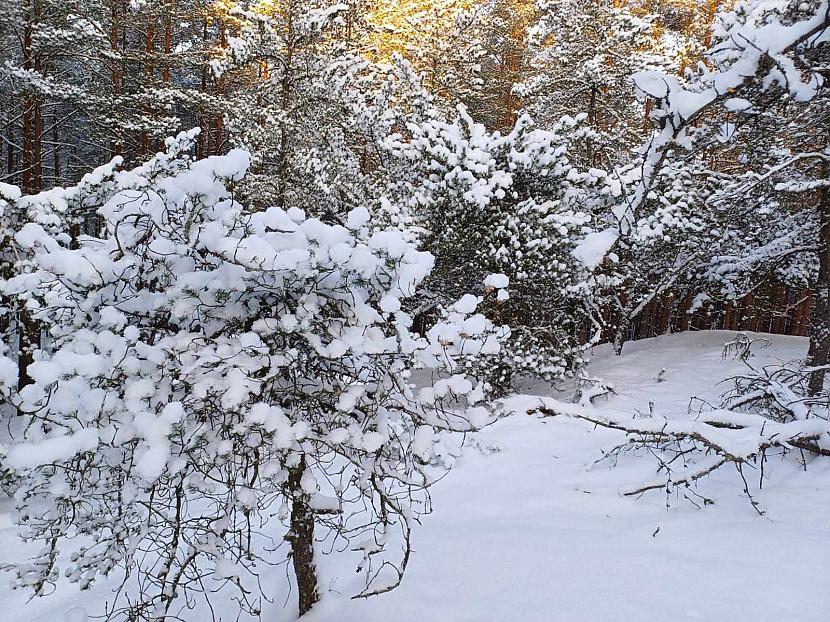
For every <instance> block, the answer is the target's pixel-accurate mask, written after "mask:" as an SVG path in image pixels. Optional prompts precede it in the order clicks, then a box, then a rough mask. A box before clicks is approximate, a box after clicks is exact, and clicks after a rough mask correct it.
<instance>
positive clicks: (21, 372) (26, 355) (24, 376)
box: [17, 301, 40, 391]
mask: <svg viewBox="0 0 830 622" xmlns="http://www.w3.org/2000/svg"><path fill="white" fill-rule="evenodd" d="M18 304H19V305H20V306H19V308H18V312H17V336H18V347H17V352H18V354H17V390H18V391H19V390H21V389H22V388H23V387H25V386H27V385H30V384H32V378H31V377H30V376H29V370H28V368H29V365H31V364H32V363H33V362H34V352H35V350H36V349H38V348H39V347H40V324H39V323H38V322H36V321H35V320H33V319H32V316H31V315H30V314H29V311H28V310H27V309H26V307H25V302H24V301H20V302H19V303H18Z"/></svg>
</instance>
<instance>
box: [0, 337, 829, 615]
mask: <svg viewBox="0 0 830 622" xmlns="http://www.w3.org/2000/svg"><path fill="white" fill-rule="evenodd" d="M733 336H734V333H728V332H698V333H684V334H677V335H670V336H665V337H659V338H656V339H649V340H644V341H640V342H636V343H629V344H626V346H625V351H624V354H623V356H621V357H614V356H612V355H611V354H610V352H609V351H608V350H607V349H606V348H605V347H602V348H598V349H597V351H596V352H595V353H594V361H593V362H592V363H591V365H590V368H589V371H590V373H591V375H593V376H595V377H601V378H603V379H604V380H605V381H608V382H612V383H613V384H614V385H616V395H614V396H612V397H611V398H609V399H607V400H604V401H602V403H600V404H598V407H599V408H601V409H608V410H614V411H621V412H634V411H637V410H639V411H642V412H648V410H649V402H652V403H653V408H654V410H655V412H657V413H660V414H666V415H669V414H670V413H672V412H681V413H682V412H685V410H686V408H687V405H688V404H689V400H690V398H691V397H692V396H697V397H699V398H703V399H708V400H710V401H716V400H717V398H718V396H719V395H720V394H721V393H722V392H723V391H724V390H726V388H727V386H726V385H724V384H718V383H719V382H720V381H721V380H723V379H724V378H727V377H729V376H730V375H732V374H734V373H737V372H739V371H740V370H741V367H742V364H741V363H740V362H739V361H735V360H724V359H722V357H721V349H722V345H723V343H724V342H726V341H728V340H729V339H731V338H732V337H733ZM768 338H769V339H770V340H771V346H770V347H769V348H766V349H757V350H756V355H755V356H754V357H753V358H752V359H751V361H752V362H753V364H762V363H763V362H764V361H767V360H769V361H773V360H792V359H796V358H801V357H803V356H804V352H805V350H806V340H804V339H801V338H794V337H781V336H768ZM661 369H664V370H665V372H663V373H662V375H661V376H660V377H661V381H660V382H658V381H657V377H658V375H660V370H661ZM528 392H530V393H538V394H544V393H550V392H551V389H549V388H546V387H540V386H533V387H529V388H528ZM617 440H619V435H618V434H617V433H616V432H611V431H607V430H594V429H592V428H591V427H590V426H589V425H587V424H586V423H584V422H580V421H576V420H571V419H559V418H541V417H537V416H514V417H512V418H509V419H506V420H503V421H500V422H498V423H497V424H495V425H493V426H491V427H490V428H488V429H487V430H486V431H484V432H483V433H481V434H479V435H478V437H477V438H476V439H475V445H476V446H472V445H471V446H470V447H468V448H467V449H466V452H465V453H464V455H463V456H462V457H461V458H460V459H459V461H458V464H457V466H456V468H455V469H454V470H453V472H452V473H451V474H450V475H449V477H447V478H446V479H445V480H444V481H442V482H440V483H439V484H438V485H437V486H436V487H435V488H434V490H433V499H434V502H435V511H434V513H433V514H432V515H431V516H428V517H427V518H426V519H425V521H424V524H423V526H422V527H421V528H420V529H418V530H416V533H415V543H414V548H415V551H414V554H413V558H412V561H411V563H410V567H409V570H408V573H407V576H406V578H405V579H404V583H403V585H402V586H401V587H400V588H398V589H397V590H395V591H393V592H391V593H389V594H386V595H383V596H379V597H375V598H373V599H370V600H365V601H351V600H348V599H347V595H348V594H350V593H354V591H355V590H354V589H353V588H354V585H352V584H351V583H350V581H352V579H351V577H353V576H354V573H353V569H354V562H355V559H354V558H351V557H349V555H348V554H343V555H339V556H330V557H327V558H325V559H324V560H323V562H322V564H321V569H320V570H321V573H322V574H323V575H325V576H327V577H335V576H336V577H339V578H338V579H326V581H325V585H326V587H327V588H328V589H329V592H328V593H327V594H326V597H325V599H324V601H323V602H322V603H321V604H320V606H319V607H317V608H316V610H315V611H314V612H312V614H310V615H309V616H307V619H308V620H309V622H329V621H332V622H334V621H337V622H381V621H383V622H386V621H388V620H399V621H405V622H409V621H411V622H420V621H426V620H435V621H439V622H474V621H475V622H485V621H487V622H489V621H494V622H495V621H499V622H501V621H515V622H536V621H539V622H542V621H544V622H560V621H561V622H583V621H584V622H592V621H628V620H631V621H636V622H648V621H654V622H657V621H659V622H681V621H686V620H689V621H693V620H707V621H711V622H714V621H720V620H730V621H731V622H743V621H747V622H749V621H752V622H767V621H769V622H781V621H789V620H794V621H798V622H826V621H827V620H830V494H828V491H830V461H827V460H821V461H812V462H811V461H810V459H809V458H808V465H807V469H806V471H804V470H803V469H802V468H800V467H799V466H798V464H797V463H796V462H795V461H794V460H789V459H788V460H781V459H770V460H769V462H768V463H767V465H766V475H767V476H768V478H767V479H766V481H765V483H764V487H763V489H762V490H760V491H759V490H757V474H753V476H752V479H751V481H750V486H751V487H752V488H751V490H752V492H753V496H754V497H755V498H756V500H757V501H759V502H760V506H761V508H762V509H763V511H764V515H763V516H760V515H759V514H758V513H757V512H756V511H755V510H754V509H753V507H752V505H751V504H750V503H749V501H748V499H747V498H746V497H745V495H744V493H743V492H742V490H743V483H742V482H741V480H740V478H739V476H738V474H737V473H736V472H735V471H734V470H733V469H728V468H723V469H721V470H720V471H718V472H716V473H715V474H714V475H712V476H711V477H709V478H707V479H705V480H702V481H701V482H699V489H700V492H701V493H703V494H705V495H706V496H707V497H711V498H714V499H715V500H716V504H715V505H714V506H710V507H707V508H705V509H697V508H696V507H694V506H693V505H691V504H690V503H689V502H687V501H684V500H683V499H680V498H676V497H671V498H670V499H668V501H669V505H668V507H667V498H666V496H665V494H663V493H661V492H659V491H658V492H653V493H649V494H647V495H645V496H643V497H641V498H639V499H635V498H630V497H623V496H621V495H620V494H619V492H620V490H623V489H626V488H631V487H636V484H638V483H640V482H643V481H646V480H650V479H652V478H653V477H654V471H653V463H652V462H651V461H649V460H647V459H642V460H634V459H628V460H626V461H625V462H622V463H620V464H618V465H617V466H616V467H614V466H612V465H610V464H609V463H607V462H600V463H598V464H594V462H595V461H596V460H597V458H599V457H600V456H601V455H602V450H603V449H608V448H610V447H612V446H613V445H614V444H615V442H616V441H617ZM7 509H8V506H0V559H4V560H9V559H12V558H18V559H19V558H20V556H22V555H23V550H22V549H21V547H20V546H19V544H17V543H16V540H15V538H14V526H13V525H12V524H11V522H10V518H9V514H7V513H4V511H5V510H7ZM284 573H285V571H284V569H278V570H275V572H274V573H273V575H272V576H273V581H274V584H273V585H274V586H275V593H274V594H273V596H274V597H275V601H274V604H272V605H271V606H270V607H269V608H268V609H267V610H266V612H265V615H264V616H263V620H265V621H266V622H281V621H286V620H291V619H293V617H294V615H295V611H296V609H295V608H294V607H293V606H292V605H289V606H287V607H283V602H284V601H285V599H286V597H287V594H286V593H285V591H284V590H283V589H282V588H281V587H280V586H282V585H283V584H284V582H285V574H284ZM108 595H109V593H108V591H107V586H100V587H97V588H94V589H93V590H92V591H91V592H86V593H83V594H82V593H80V592H77V591H76V590H74V588H62V589H61V590H60V592H59V593H57V594H55V595H54V596H53V597H50V598H45V599H36V600H34V601H31V602H29V603H27V602H26V598H27V595H25V594H23V593H18V592H10V591H7V588H5V587H3V588H0V604H2V607H1V608H0V620H3V622H24V621H25V622H63V620H65V619H71V618H65V616H66V615H67V612H69V611H71V608H72V607H73V606H79V605H81V606H84V607H86V609H88V610H89V612H90V614H93V613H97V610H96V609H97V608H98V607H100V606H101V605H102V604H103V601H104V599H106V598H107V596H108ZM293 597H294V595H293V594H292V595H291V598H290V601H291V602H293ZM222 619H223V620H226V619H227V620H234V619H235V615H234V614H233V613H232V612H231V611H230V608H229V610H228V615H227V616H225V615H223V617H222ZM193 622H202V621H201V620H199V621H196V620H193Z"/></svg>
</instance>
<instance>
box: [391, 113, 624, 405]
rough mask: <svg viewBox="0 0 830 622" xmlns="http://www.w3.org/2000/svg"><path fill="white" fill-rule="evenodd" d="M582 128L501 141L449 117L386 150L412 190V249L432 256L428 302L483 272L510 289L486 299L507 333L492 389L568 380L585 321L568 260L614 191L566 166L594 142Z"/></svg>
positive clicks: (521, 132)
mask: <svg viewBox="0 0 830 622" xmlns="http://www.w3.org/2000/svg"><path fill="white" fill-rule="evenodd" d="M583 121H584V116H583V117H579V118H576V119H574V118H570V117H565V118H563V119H562V120H561V121H560V123H559V124H558V125H557V126H555V127H553V128H551V129H548V130H541V129H538V128H535V127H534V125H533V122H532V120H531V119H530V118H529V117H527V116H522V117H521V118H519V119H518V120H517V122H516V124H515V126H514V128H513V129H512V130H511V131H510V132H509V133H507V134H504V135H502V134H501V133H499V132H497V131H496V132H491V131H488V130H487V129H486V128H485V127H484V126H483V125H482V124H479V123H476V122H474V121H473V120H472V118H470V116H469V115H468V114H467V112H466V110H465V109H464V108H463V107H459V109H458V115H457V117H456V118H455V119H454V120H452V121H443V120H439V119H434V120H430V121H427V122H425V123H422V124H420V125H410V126H409V128H408V137H406V138H404V137H403V136H400V137H398V138H397V139H396V140H390V141H389V144H390V148H391V149H393V150H394V151H395V153H396V154H397V155H398V157H401V158H404V159H406V160H408V161H410V162H411V163H412V166H413V167H414V168H415V169H416V170H417V174H418V175H417V176H418V178H419V179H420V180H421V185H420V187H419V188H418V189H417V192H416V195H415V196H416V200H417V201H418V203H419V205H420V215H421V222H422V223H423V227H424V228H425V229H426V231H427V233H426V234H425V236H424V244H425V246H426V248H428V249H430V250H431V251H432V252H433V253H434V254H435V255H436V257H437V265H436V269H435V271H434V272H433V274H432V276H431V277H430V279H428V290H429V291H430V292H431V293H432V294H433V295H434V296H435V297H436V300H437V301H438V302H440V301H443V300H451V299H453V298H454V297H455V296H457V295H459V294H460V293H461V292H463V291H469V290H470V288H473V287H476V286H477V285H478V284H480V283H481V280H482V278H483V277H484V276H486V275H487V274H488V273H498V274H503V275H505V276H506V277H507V278H508V279H509V281H510V286H511V294H510V297H509V299H502V298H497V297H496V296H492V298H491V300H490V302H491V305H490V312H491V313H492V314H493V317H494V318H502V319H504V320H505V321H506V323H508V324H509V325H510V326H511V331H512V332H511V339H510V342H509V345H508V346H507V347H506V348H505V349H504V352H503V354H502V356H501V357H500V360H499V361H497V362H495V361H493V362H491V363H492V365H491V367H492V370H493V373H494V378H495V380H496V381H497V383H498V384H499V386H500V387H501V388H502V389H503V390H504V389H507V388H508V387H509V385H510V380H511V377H512V376H513V374H517V375H519V376H520V375H523V374H531V375H537V376H540V377H543V378H546V379H548V380H556V379H559V378H562V377H563V376H564V375H566V374H567V373H569V372H570V371H572V370H573V369H574V368H575V367H576V366H578V365H579V362H580V360H581V359H580V352H581V348H582V346H583V342H584V340H585V339H586V337H585V335H584V334H583V332H584V329H585V327H586V325H587V324H591V323H592V322H593V319H594V318H593V315H594V313H595V310H594V309H593V308H592V307H591V306H590V304H588V303H587V302H586V298H585V297H584V295H583V292H582V291H581V288H580V287H579V285H580V284H581V283H583V282H584V279H585V278H586V270H585V266H584V263H583V262H582V261H580V260H579V259H578V258H577V257H576V256H575V255H574V254H573V252H574V251H575V250H576V248H577V247H578V245H579V243H580V242H581V241H582V240H583V238H585V236H586V235H588V234H591V233H595V231H594V229H593V215H594V214H601V213H602V212H603V210H605V209H607V206H609V205H611V204H613V202H614V201H615V200H616V197H615V195H616V194H617V193H618V192H619V189H620V188H619V185H618V184H615V183H614V182H613V180H610V179H609V178H608V177H607V176H606V175H605V173H604V172H603V171H600V170H596V169H591V170H586V171H583V170H580V169H578V168H577V167H576V166H575V165H574V164H573V163H572V161H571V159H570V156H569V154H570V150H571V148H572V145H573V144H574V143H575V142H577V141H580V140H584V139H585V138H587V137H592V136H594V135H593V133H592V132H591V131H590V130H589V129H587V128H586V127H584V124H583ZM396 141H397V144H395V143H396ZM479 286H480V285H479ZM494 293H495V292H494Z"/></svg>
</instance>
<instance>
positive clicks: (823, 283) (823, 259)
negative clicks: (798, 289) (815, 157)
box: [807, 164, 830, 395]
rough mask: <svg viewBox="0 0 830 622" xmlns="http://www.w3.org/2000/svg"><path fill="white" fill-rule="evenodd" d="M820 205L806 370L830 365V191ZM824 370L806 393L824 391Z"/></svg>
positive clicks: (829, 169) (829, 168) (827, 174)
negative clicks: (816, 276)
mask: <svg viewBox="0 0 830 622" xmlns="http://www.w3.org/2000/svg"><path fill="white" fill-rule="evenodd" d="M824 172H825V178H830V165H827V164H825V166H824ZM820 192H821V199H820V201H819V223H820V225H819V236H818V237H819V240H818V257H819V269H818V282H817V283H816V306H815V309H814V310H813V317H812V318H811V321H810V349H809V351H808V353H807V366H808V367H819V366H822V365H827V364H828V363H830V190H828V188H822V189H821V191H820ZM825 375H826V370H824V369H820V370H816V371H814V372H813V373H811V374H810V382H809V386H808V390H809V393H810V395H818V394H819V393H821V392H822V390H823V388H824V377H825Z"/></svg>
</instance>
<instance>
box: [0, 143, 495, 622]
mask: <svg viewBox="0 0 830 622" xmlns="http://www.w3.org/2000/svg"><path fill="white" fill-rule="evenodd" d="M195 139H196V133H195V132H191V133H188V134H183V135H180V136H179V137H178V138H177V139H175V140H173V139H170V140H168V143H167V150H166V151H165V152H163V153H160V154H159V155H157V156H156V157H155V158H153V159H152V160H150V161H149V162H147V163H146V164H144V165H142V166H140V167H138V168H136V169H134V170H118V168H117V167H118V161H117V160H116V161H115V162H113V164H112V165H110V166H108V167H104V168H102V169H100V170H98V171H96V172H95V173H93V174H91V175H90V176H88V177H87V178H86V179H85V180H84V182H83V183H82V185H81V186H78V187H74V188H70V189H67V190H65V191H59V192H58V191H55V192H53V193H51V194H50V196H48V197H46V196H42V195H41V196H39V197H38V196H35V197H30V198H29V199H27V200H28V201H29V202H30V205H32V209H34V208H35V207H36V206H39V207H40V208H42V209H43V210H44V213H54V215H55V218H54V219H52V220H51V221H49V222H46V221H45V220H44V219H41V220H40V221H38V220H37V219H33V220H32V221H31V222H29V223H28V224H26V225H25V226H23V227H22V228H21V229H20V230H19V231H18V232H17V233H16V234H15V240H16V243H17V244H18V245H19V246H20V247H21V248H22V249H25V250H26V252H27V253H28V254H29V255H30V257H31V258H30V263H31V269H30V270H28V271H27V272H25V273H20V274H17V275H15V276H13V277H12V278H11V279H9V280H8V282H7V283H6V284H5V286H4V290H5V292H6V294H7V295H18V294H20V293H22V292H26V293H27V295H28V298H29V304H30V307H31V309H32V313H33V316H34V317H35V318H36V319H37V320H39V321H40V322H42V324H43V325H44V326H46V327H48V336H49V340H48V344H47V345H46V346H44V347H43V348H41V349H39V350H37V351H36V352H35V356H34V358H35V360H34V362H33V363H32V364H30V365H29V367H28V373H29V375H30V376H31V378H32V380H33V382H32V384H30V385H28V386H26V387H25V388H24V389H22V390H21V391H20V392H19V395H18V396H17V397H16V398H15V401H16V403H17V404H18V405H19V408H20V411H21V413H22V415H23V419H22V420H21V422H20V425H19V426H16V437H15V440H14V442H13V443H12V444H11V446H9V447H7V448H5V449H4V454H5V455H4V456H3V458H2V463H3V466H4V468H6V469H8V470H10V471H11V472H12V473H13V474H14V476H15V478H16V479H15V482H14V485H15V487H16V495H15V498H16V502H17V505H18V509H19V512H20V513H19V520H20V524H21V526H22V527H23V528H24V529H25V537H26V538H27V539H32V540H39V541H41V542H43V544H44V548H43V549H42V551H41V553H40V554H39V555H38V556H37V557H36V558H34V559H32V560H31V561H30V562H29V563H26V564H20V565H18V566H17V576H18V579H19V584H20V585H22V586H24V587H27V588H30V589H32V590H33V591H34V593H35V594H37V595H42V594H45V593H47V592H48V586H50V585H51V584H53V583H55V582H56V581H57V580H58V567H59V565H60V566H62V567H63V568H65V573H66V576H67V577H68V579H69V580H70V581H72V582H76V583H78V584H79V585H80V586H81V587H82V588H83V587H87V586H89V585H90V584H91V583H92V582H94V581H95V580H96V579H98V578H99V577H101V576H102V575H108V574H110V573H117V574H116V576H121V577H122V579H123V584H122V590H121V591H120V592H119V594H120V597H119V598H118V599H117V600H116V601H115V602H114V603H111V604H110V605H108V611H107V613H109V614H110V615H111V616H114V617H117V618H119V619H124V620H163V619H168V617H169V618H171V619H172V618H174V617H176V616H178V617H181V615H182V613H181V612H182V611H187V610H194V609H195V610H196V611H197V613H192V614H190V615H202V614H203V613H204V611H203V610H202V609H201V608H202V607H207V606H208V605H207V603H209V601H210V598H211V597H212V595H213V594H214V593H218V594H220V595H221V596H220V597H221V598H234V599H236V601H237V603H238V605H239V608H240V611H241V612H243V614H246V615H250V616H257V615H258V614H259V613H260V612H261V609H262V605H263V596H262V593H263V590H264V591H265V592H266V593H267V592H268V591H269V586H267V585H261V584H260V573H261V572H262V570H263V568H265V567H266V566H267V565H268V564H274V563H282V562H285V561H286V559H287V558H288V557H290V561H291V563H292V565H293V568H294V576H295V577H296V582H297V586H298V592H299V611H300V613H305V612H306V611H308V609H309V608H310V607H311V606H312V605H313V604H314V603H315V602H316V600H317V599H318V597H319V595H320V590H321V589H322V586H320V585H318V581H317V574H316V570H315V564H316V559H317V558H316V555H317V553H316V550H315V545H314V543H315V541H316V540H321V539H327V540H328V541H329V542H331V543H332V544H334V545H335V546H334V548H336V549H338V550H340V549H342V548H344V546H345V545H346V544H350V545H351V548H352V550H355V551H358V552H359V553H360V554H361V556H362V559H361V560H360V562H359V566H358V570H359V571H360V572H361V573H362V575H363V576H364V577H365V582H364V584H363V589H362V590H361V591H360V592H359V595H360V596H368V595H371V594H376V593H380V592H384V591H387V590H389V589H392V588H393V587H395V586H396V585H397V584H398V583H399V582H400V580H401V578H402V576H403V572H404V570H405V568H406V565H407V562H408V560H409V556H410V552H411V540H410V535H411V530H412V528H413V526H414V524H415V521H416V520H417V518H418V516H420V515H422V514H424V513H426V512H428V511H429V509H430V503H429V495H428V490H429V487H430V485H431V484H432V483H433V482H434V481H435V480H436V479H437V478H438V477H440V476H441V475H442V474H443V472H444V471H445V470H446V467H447V466H448V465H449V464H451V462H452V456H453V449H452V447H453V445H454V444H457V442H454V441H452V437H453V436H454V435H458V434H462V435H463V434H464V433H465V432H468V431H472V430H475V429H477V428H479V427H481V426H483V425H486V424H487V423H489V422H490V421H491V420H492V419H493V414H492V412H491V408H490V407H489V406H488V402H487V401H486V398H487V395H488V392H489V387H488V385H487V384H486V383H484V382H482V381H480V380H476V379H475V378H473V377H468V375H467V374H466V373H465V369H467V368H469V367H470V365H469V362H470V361H471V360H475V359H477V358H479V357H483V356H491V355H495V354H496V353H497V352H498V351H499V347H500V339H501V337H502V336H503V334H504V332H505V331H504V329H497V328H496V327H494V326H493V324H492V323H490V322H489V321H488V320H487V319H485V317H484V316H483V315H482V314H480V313H477V312H476V308H477V306H478V305H479V303H480V302H481V300H480V299H479V298H477V297H475V296H473V295H466V296H463V297H461V298H460V299H459V300H458V301H457V302H456V303H454V304H453V305H451V306H448V307H447V308H446V310H445V311H444V312H443V313H442V315H441V317H440V318H439V320H438V321H437V322H436V323H435V325H434V326H433V327H432V328H431V329H430V330H429V331H428V332H427V333H426V334H425V335H424V336H419V335H417V334H415V333H413V332H412V330H411V326H412V322H413V320H412V317H411V316H410V315H409V314H408V313H406V312H405V311H403V310H402V304H404V303H405V301H406V299H407V298H409V297H411V296H412V295H413V294H414V292H415V289H416V287H417V286H418V285H419V283H420V282H421V281H422V280H423V279H424V278H426V277H427V276H428V274H429V273H430V271H431V269H432V266H433V258H432V256H431V255H429V254H428V253H426V252H422V251H418V250H416V249H415V248H413V247H412V246H411V245H410V244H409V243H408V242H407V241H406V240H405V239H404V237H403V235H402V233H401V232H399V231H396V230H391V229H378V230H376V229H373V228H372V225H371V222H370V221H369V213H368V211H367V210H365V209H361V208H358V209H355V210H352V211H351V212H350V213H349V214H348V215H347V217H346V219H345V224H344V225H331V224H325V223H323V222H321V221H320V220H318V219H316V218H312V217H308V216H306V214H305V213H303V211H302V210H300V209H298V208H296V207H289V208H287V209H284V208H282V207H271V208H268V209H265V210H261V211H255V212H252V211H251V210H248V209H246V208H245V207H244V206H243V205H241V204H240V203H239V202H238V201H237V200H236V198H235V187H236V185H237V184H238V183H239V182H240V181H241V180H242V178H243V176H244V174H245V172H246V169H247V168H248V166H249V164H250V159H249V156H248V154H247V153H245V152H244V151H241V150H234V151H231V152H230V153H229V154H228V155H226V156H221V157H211V158H207V159H204V160H200V161H196V162H194V161H192V159H191V158H190V157H189V156H188V155H187V154H188V152H189V151H190V150H191V149H192V145H193V142H194V140H195ZM5 194H6V196H8V194H9V193H5ZM47 203H48V205H47ZM78 205H83V206H84V207H85V208H86V209H94V211H95V214H96V215H97V218H98V222H99V226H98V228H97V230H95V231H94V232H89V233H88V234H87V235H81V236H78V237H77V239H75V240H74V242H73V239H72V236H69V235H67V231H66V227H65V224H64V225H63V226H61V223H62V222H63V223H65V222H66V220H67V218H66V217H67V212H68V211H69V210H71V209H72V206H78ZM496 285H497V286H498V287H504V285H505V284H504V283H497V284H496ZM415 370H423V371H420V372H419V373H418V378H419V386H418V387H417V388H416V387H415V386H414V385H413V379H412V378H411V377H410V374H412V372H413V371H415ZM284 547H287V549H288V555H286V553H285V552H282V551H283V549H284ZM64 553H66V554H67V555H69V556H70V557H68V558H66V559H64V558H63V554H64ZM118 573H120V574H118ZM198 611H202V613H198Z"/></svg>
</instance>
